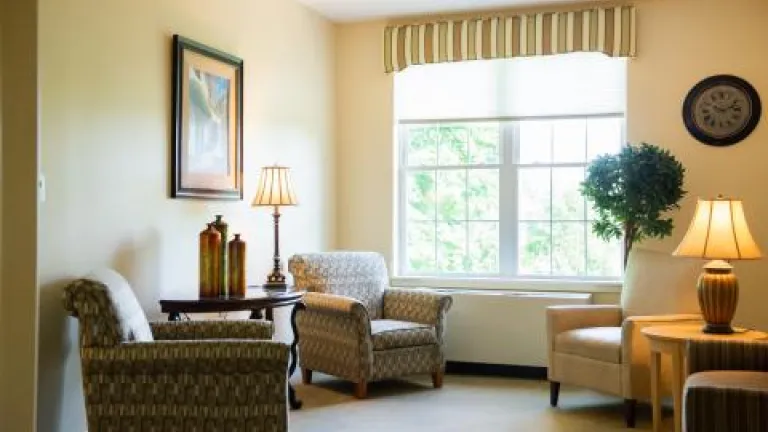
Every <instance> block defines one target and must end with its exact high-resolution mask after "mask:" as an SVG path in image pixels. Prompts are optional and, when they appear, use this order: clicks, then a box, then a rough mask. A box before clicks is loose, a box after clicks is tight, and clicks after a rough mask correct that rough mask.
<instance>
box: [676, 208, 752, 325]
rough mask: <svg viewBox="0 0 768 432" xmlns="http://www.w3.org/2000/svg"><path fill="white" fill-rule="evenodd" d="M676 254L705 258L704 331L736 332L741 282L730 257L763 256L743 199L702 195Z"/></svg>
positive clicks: (701, 287) (702, 279)
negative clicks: (733, 322)
mask: <svg viewBox="0 0 768 432" xmlns="http://www.w3.org/2000/svg"><path fill="white" fill-rule="evenodd" d="M673 255H676V256H684V257H696V258H705V259H710V260H712V261H710V262H708V263H707V264H705V265H704V272H703V273H702V274H701V275H700V276H699V282H698V288H697V289H698V295H699V305H700V306H701V313H702V315H704V321H706V325H705V326H704V329H703V331H704V333H714V334H730V333H733V328H732V327H731V320H733V315H734V313H735V312H736V305H737V304H738V302H739V282H738V280H737V279H736V275H735V274H734V273H733V267H732V266H731V264H730V263H728V260H747V259H758V258H760V256H761V255H760V249H759V248H758V247H757V244H756V243H755V240H754V239H753V238H752V234H750V232H749V227H748V226H747V220H746V218H745V217H744V208H743V206H742V203H741V201H740V200H735V199H730V198H724V197H723V196H722V195H719V196H718V197H717V198H715V199H712V200H702V199H700V200H699V202H698V204H697V205H696V213H695V214H694V216H693V220H692V221H691V225H690V226H689V227H688V232H687V233H686V234H685V237H684V238H683V241H682V242H680V245H679V246H678V247H677V249H676V250H675V252H674V253H673Z"/></svg>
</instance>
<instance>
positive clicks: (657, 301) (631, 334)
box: [547, 248, 702, 427]
mask: <svg viewBox="0 0 768 432" xmlns="http://www.w3.org/2000/svg"><path fill="white" fill-rule="evenodd" d="M701 265H702V263H701V262H700V261H698V260H693V259H686V258H676V257H672V256H671V255H670V254H667V253H659V252H653V251H648V250H642V249H637V248H635V249H634V250H633V251H632V253H631V254H630V258H629V263H628V265H627V269H626V274H625V278H624V286H623V288H622V292H621V305H619V306H611V305H588V306H554V307H550V308H548V310H547V333H548V335H547V336H548V345H549V369H548V376H549V381H550V404H551V405H552V406H553V407H555V406H557V403H558V397H559V392H560V384H567V385H575V386H580V387H587V388H590V389H593V390H597V391H600V392H603V393H607V394H611V395H616V396H619V397H622V398H624V401H625V409H626V423H627V426H628V427H634V425H635V406H636V404H637V401H638V400H640V401H644V402H647V401H650V395H651V391H650V368H649V364H650V354H649V347H648V341H647V339H646V338H645V336H643V335H642V334H641V333H640V331H641V330H642V329H643V328H645V327H649V326H655V325H674V324H676V323H685V324H690V323H691V322H702V321H701V315H700V309H699V304H698V300H697V298H696V279H697V276H698V274H699V273H700V271H701ZM662 382H663V383H664V385H663V388H664V389H666V390H665V391H666V392H669V390H668V389H669V388H671V387H670V365H669V364H668V360H666V359H665V360H664V361H663V363H662Z"/></svg>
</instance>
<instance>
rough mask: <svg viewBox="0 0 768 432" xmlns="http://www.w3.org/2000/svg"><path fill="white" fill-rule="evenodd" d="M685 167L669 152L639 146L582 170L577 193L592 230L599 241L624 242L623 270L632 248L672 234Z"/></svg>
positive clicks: (681, 195)
mask: <svg viewBox="0 0 768 432" xmlns="http://www.w3.org/2000/svg"><path fill="white" fill-rule="evenodd" d="M684 176H685V168H684V167H683V165H682V164H681V163H680V162H679V161H678V160H677V159H675V157H674V156H673V155H672V153H670V152H669V151H668V150H664V149H661V148H659V147H657V146H655V145H652V144H647V143H641V144H639V145H631V144H630V145H628V146H626V147H624V149H622V150H621V152H620V153H619V154H615V155H603V156H600V157H598V158H597V159H595V160H594V161H593V162H592V163H591V164H590V165H589V166H588V167H587V176H586V179H585V180H584V182H582V184H581V193H582V195H584V196H585V197H586V198H587V200H589V201H590V202H591V204H592V205H593V208H594V209H595V212H596V213H597V219H596V220H595V221H594V223H593V225H592V231H593V232H594V233H595V234H596V235H597V236H598V237H600V238H601V239H603V240H606V241H608V240H613V239H620V238H622V236H623V239H624V266H625V267H626V265H627V259H628V258H629V252H630V250H632V246H633V245H634V244H635V243H638V242H641V241H643V240H645V239H647V238H664V237H666V236H668V235H670V234H672V229H673V228H674V224H673V222H672V218H670V217H665V213H666V212H668V211H670V210H673V209H678V208H680V205H679V204H678V203H679V202H680V200H681V199H682V198H683V197H684V196H685V194H686V193H687V192H686V191H685V190H683V178H684Z"/></svg>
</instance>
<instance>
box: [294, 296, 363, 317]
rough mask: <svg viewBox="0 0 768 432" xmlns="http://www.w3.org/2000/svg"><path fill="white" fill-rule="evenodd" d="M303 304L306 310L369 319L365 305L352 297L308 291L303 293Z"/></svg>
mask: <svg viewBox="0 0 768 432" xmlns="http://www.w3.org/2000/svg"><path fill="white" fill-rule="evenodd" d="M304 304H305V305H306V306H307V310H308V311H312V312H319V313H324V314H332V315H346V316H354V317H356V318H358V319H361V320H365V321H370V318H369V317H368V310H367V309H366V308H365V305H363V303H362V302H360V301H359V300H356V299H353V298H352V297H346V296H341V295H335V294H324V293H316V292H308V293H306V294H304Z"/></svg>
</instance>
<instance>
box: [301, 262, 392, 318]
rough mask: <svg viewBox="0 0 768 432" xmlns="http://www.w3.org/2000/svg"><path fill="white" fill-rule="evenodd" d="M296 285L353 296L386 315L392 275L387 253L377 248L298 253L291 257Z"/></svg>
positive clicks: (379, 315)
mask: <svg viewBox="0 0 768 432" xmlns="http://www.w3.org/2000/svg"><path fill="white" fill-rule="evenodd" d="M288 269H289V271H290V272H291V274H293V279H294V281H293V282H294V285H295V286H296V288H298V289H303V290H307V291H313V292H319V293H325V294H336V295H343V296H347V297H352V298H354V299H356V300H358V301H360V302H361V303H362V304H363V305H364V306H365V308H366V309H367V310H368V315H369V316H370V317H371V319H379V318H382V316H383V312H382V308H383V304H384V289H385V288H387V286H389V275H388V272H387V264H386V262H385V261H384V257H383V256H381V255H380V254H378V253H375V252H323V253H311V254H298V255H294V256H292V257H291V259H290V260H289V261H288Z"/></svg>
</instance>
